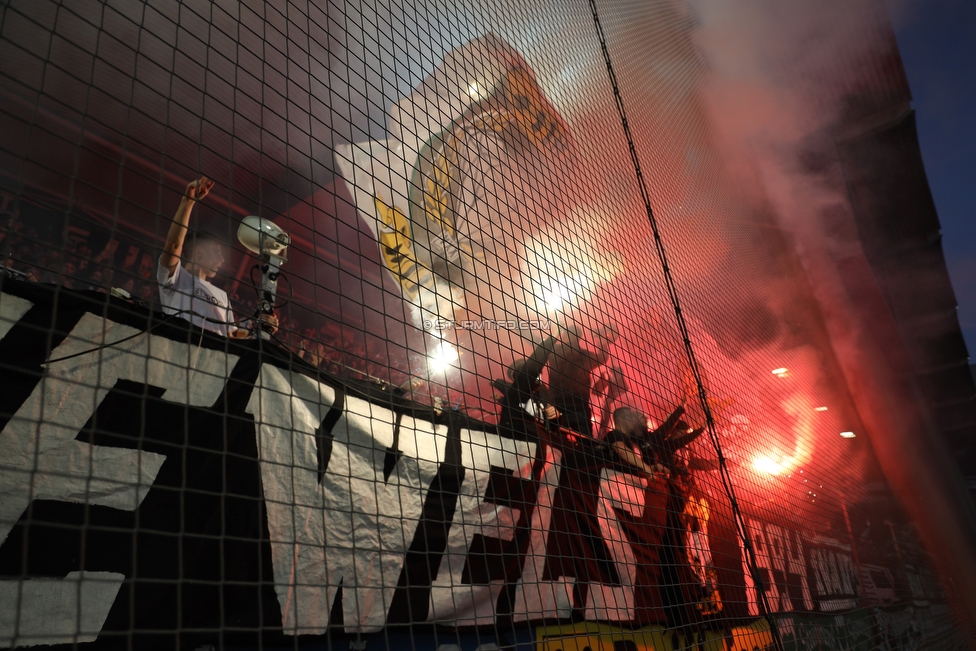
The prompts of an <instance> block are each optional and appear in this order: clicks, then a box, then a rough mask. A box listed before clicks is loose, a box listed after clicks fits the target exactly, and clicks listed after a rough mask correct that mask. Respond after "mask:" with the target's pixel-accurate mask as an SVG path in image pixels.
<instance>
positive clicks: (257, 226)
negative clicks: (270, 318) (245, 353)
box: [237, 215, 291, 339]
mask: <svg viewBox="0 0 976 651" xmlns="http://www.w3.org/2000/svg"><path fill="white" fill-rule="evenodd" d="M237 239H238V240H239V241H240V243H241V244H243V245H244V247H245V248H246V249H247V250H249V251H251V252H252V253H254V254H256V255H257V256H258V259H259V260H261V266H260V268H261V287H260V288H259V289H258V293H259V296H260V300H259V302H258V312H257V315H256V316H258V317H259V318H258V323H259V324H260V333H261V337H262V338H263V339H270V338H271V333H272V332H274V328H273V327H272V326H271V325H270V324H269V323H267V322H266V321H264V320H261V319H260V316H261V315H263V314H267V315H273V314H274V304H275V295H276V293H277V291H278V274H279V273H280V270H281V265H283V264H284V263H285V262H286V261H287V260H288V256H287V252H288V245H289V244H291V237H289V236H288V233H286V232H285V231H283V230H282V229H281V228H280V227H279V226H278V225H277V224H275V223H274V222H272V221H271V220H269V219H264V218H262V217H257V216H255V215H251V216H249V217H245V218H244V221H242V222H241V226H240V228H238V229H237Z"/></svg>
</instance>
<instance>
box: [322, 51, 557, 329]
mask: <svg viewBox="0 0 976 651" xmlns="http://www.w3.org/2000/svg"><path fill="white" fill-rule="evenodd" d="M389 133H390V138H389V139H388V140H383V141H370V142H364V143H359V144H349V145H340V146H337V147H336V150H335V151H336V162H337V164H338V169H339V172H340V174H341V175H342V177H343V179H344V180H345V182H346V184H347V185H348V187H349V189H350V192H351V194H352V196H353V197H355V202H356V207H357V208H358V210H359V212H360V214H361V215H362V216H363V219H364V220H365V222H366V224H367V225H368V226H369V227H370V229H371V230H372V232H373V235H374V236H375V237H376V239H377V241H378V242H379V246H380V250H381V253H382V258H383V261H384V264H385V265H386V268H387V269H388V270H389V272H390V273H391V274H392V275H393V277H394V278H395V279H396V280H397V282H398V283H399V285H400V287H401V290H402V292H403V296H404V298H405V299H406V300H407V301H408V303H409V304H410V305H411V306H412V308H413V309H412V312H413V314H412V316H413V317H414V319H416V320H418V321H419V320H420V319H423V320H429V319H436V318H441V319H448V320H452V319H453V318H454V317H455V315H456V313H457V311H458V310H459V309H460V308H464V307H469V306H466V305H465V293H466V292H467V293H468V294H469V295H472V294H474V295H484V296H483V298H487V295H488V292H487V291H486V290H493V291H491V293H492V294H494V295H499V292H498V289H499V288H498V287H492V285H493V284H495V283H493V282H490V281H489V282H487V283H486V279H489V278H494V279H496V281H497V280H498V279H502V278H508V279H512V278H517V276H518V275H519V273H521V272H520V271H519V267H520V266H522V265H520V262H519V259H518V258H519V255H518V251H519V250H521V239H522V238H523V237H524V234H525V233H527V232H530V231H531V230H532V229H531V228H530V227H529V226H527V224H524V223H522V224H519V223H513V221H519V220H521V221H523V222H526V221H529V220H530V218H529V217H527V216H526V215H525V214H524V212H525V211H523V210H520V209H519V208H517V207H516V206H514V205H512V204H513V203H514V202H512V201H508V200H506V197H505V195H506V191H505V190H504V189H503V188H504V186H506V184H508V185H511V183H510V181H511V179H512V178H513V177H517V176H518V174H517V173H513V171H512V168H513V161H517V160H518V158H519V157H520V156H525V155H531V154H532V153H533V151H535V152H536V153H538V152H539V151H540V150H543V149H551V150H552V151H555V152H563V151H569V150H570V145H571V137H570V133H569V129H568V127H567V125H566V123H565V121H564V120H563V118H562V117H561V116H560V115H559V113H558V112H557V111H556V109H555V108H554V107H553V105H552V104H551V103H550V102H549V100H548V99H546V97H545V96H544V95H543V92H542V89H541V88H540V87H539V84H538V82H537V81H536V78H535V74H534V73H533V71H532V69H531V68H530V67H529V65H528V63H527V62H526V61H525V59H524V58H523V57H522V56H521V55H520V54H519V53H518V52H516V51H515V50H514V49H513V48H512V47H511V46H510V45H508V44H507V43H505V42H504V41H502V40H501V39H499V38H498V37H496V36H493V35H488V36H485V37H482V38H479V39H476V40H473V41H470V42H468V43H466V44H465V45H463V46H461V47H459V48H457V49H455V50H453V51H451V52H449V53H448V54H447V56H445V58H444V60H443V62H442V63H441V65H440V66H439V67H438V68H437V69H436V70H435V71H434V72H433V73H432V74H431V75H430V76H429V77H427V78H426V79H425V80H424V82H423V83H422V84H421V85H420V86H419V87H418V88H417V89H416V90H415V91H414V92H413V93H411V94H410V95H409V96H407V97H405V98H403V99H402V100H401V101H400V102H398V103H397V104H395V105H394V106H393V107H392V108H391V110H390V124H389ZM510 206H511V207H510ZM506 225H507V226H508V227H507V228H506V227H505V226H506ZM513 238H514V239H515V240H518V241H515V242H513V241H511V240H512V239H513ZM513 251H515V253H513ZM509 295H511V294H509ZM488 303H489V304H490V303H491V301H490V299H488ZM506 311H507V312H508V313H512V312H523V310H520V309H518V308H517V307H515V308H512V307H511V306H508V307H506ZM481 314H482V316H487V315H486V314H485V312H484V311H481Z"/></svg>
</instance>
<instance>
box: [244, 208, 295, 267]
mask: <svg viewBox="0 0 976 651" xmlns="http://www.w3.org/2000/svg"><path fill="white" fill-rule="evenodd" d="M237 239H238V240H240V243H241V244H243V245H244V246H245V247H246V248H247V249H248V250H250V251H253V252H254V253H257V254H258V255H275V256H278V257H280V258H284V253H285V249H287V248H288V245H289V244H291V238H290V237H289V236H288V233H286V232H285V231H283V230H281V228H279V227H278V225H277V224H275V223H274V222H273V221H271V220H270V219H264V218H263V217H257V216H255V215H251V216H250V217H245V218H244V221H242V222H241V227H240V228H238V229H237Z"/></svg>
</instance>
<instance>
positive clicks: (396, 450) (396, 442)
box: [383, 412, 403, 484]
mask: <svg viewBox="0 0 976 651" xmlns="http://www.w3.org/2000/svg"><path fill="white" fill-rule="evenodd" d="M402 420H403V412H399V413H397V417H396V423H394V425H393V443H391V444H390V447H388V448H386V455H385V456H384V457H383V481H385V482H386V483H387V484H389V483H390V475H392V474H393V469H394V468H396V465H397V463H398V462H399V461H400V457H402V456H403V452H401V451H400V421H402Z"/></svg>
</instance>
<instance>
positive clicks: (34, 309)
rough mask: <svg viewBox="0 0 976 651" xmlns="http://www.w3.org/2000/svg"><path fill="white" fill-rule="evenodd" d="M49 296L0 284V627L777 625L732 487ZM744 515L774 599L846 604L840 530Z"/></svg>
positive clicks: (267, 348)
mask: <svg viewBox="0 0 976 651" xmlns="http://www.w3.org/2000/svg"><path fill="white" fill-rule="evenodd" d="M56 296H57V302H56V303H55V302H54V301H53V300H52V299H53V298H54V297H55V294H54V293H52V292H51V290H50V289H49V288H45V287H44V286H40V285H27V284H21V283H16V282H11V281H7V282H6V283H5V285H4V288H3V294H2V297H0V324H2V330H0V334H2V339H0V356H2V359H3V362H4V366H5V372H4V373H3V375H2V379H0V388H2V392H0V416H2V421H0V422H2V425H3V431H2V439H0V445H2V451H0V458H2V460H3V461H2V472H0V495H2V496H3V499H2V500H0V527H2V528H0V543H2V545H0V573H2V575H3V576H4V577H6V578H3V579H0V591H2V594H4V595H6V596H8V597H11V598H16V599H17V600H18V603H19V607H18V608H17V610H16V612H17V613H19V615H18V617H19V619H18V620H17V621H13V620H12V619H10V618H0V644H6V645H7V646H10V645H17V644H20V643H23V640H24V639H31V640H34V639H36V640H38V642H36V643H46V644H49V643H68V642H71V641H72V640H75V639H76V638H75V637H74V636H75V635H77V636H78V637H77V640H78V641H91V640H95V639H96V638H98V637H99V636H102V637H101V639H105V636H108V637H109V638H111V634H112V632H124V631H130V630H131V629H132V627H133V620H132V619H131V618H132V617H134V618H135V620H134V624H135V627H136V628H137V629H147V630H155V631H160V630H163V631H165V630H171V631H174V634H176V633H175V632H176V631H178V630H180V629H192V628H213V627H229V628H230V629H231V630H232V631H233V630H237V631H238V632H239V633H240V634H241V635H242V636H244V637H245V638H246V637H247V635H253V634H255V633H256V632H257V631H262V634H263V635H265V636H267V635H269V634H270V635H271V636H272V638H274V637H275V636H278V637H279V638H281V639H291V638H293V637H294V636H297V635H302V636H309V635H311V636H316V635H325V634H329V635H353V636H363V635H369V634H374V633H378V632H381V631H384V630H389V631H395V630H398V627H400V626H404V625H408V626H410V627H411V629H410V630H414V629H415V628H416V627H418V626H420V627H423V626H425V625H428V626H429V625H438V626H446V627H448V628H449V629H451V630H458V631H463V630H468V629H471V628H472V627H477V628H479V629H483V630H493V631H497V630H499V626H502V627H506V626H507V627H518V626H522V625H530V624H534V623H539V622H555V621H560V620H562V621H569V620H571V619H574V618H582V619H584V620H586V621H591V622H603V623H605V624H614V625H616V626H623V627H625V628H628V629H629V628H632V627H638V628H641V627H643V628H647V627H652V628H653V629H654V630H656V631H666V630H670V628H673V627H676V626H677V627H679V628H680V627H687V626H694V627H695V628H696V630H697V629H700V630H716V631H721V630H725V629H727V627H728V626H729V625H730V623H741V625H742V626H745V627H747V628H743V629H742V630H741V631H740V632H741V634H742V635H747V636H758V637H756V639H757V640H759V639H762V640H768V639H769V637H768V636H769V635H770V634H769V632H768V626H767V627H766V628H764V626H766V625H765V624H762V623H761V622H760V623H759V624H756V621H757V620H756V618H755V615H757V614H758V611H757V609H756V605H755V604H756V587H755V585H754V583H753V581H752V580H751V579H748V580H747V573H746V572H744V571H743V567H744V565H743V558H744V557H743V555H742V554H741V553H740V546H739V544H738V542H737V541H736V538H735V535H734V527H733V526H732V516H731V510H730V508H729V506H728V504H727V502H726V501H725V500H724V499H723V498H722V496H721V495H716V494H713V493H710V492H703V491H702V490H700V489H697V488H694V486H692V487H690V488H689V486H687V485H685V486H679V485H677V484H676V483H675V481H676V480H675V479H671V478H668V477H667V476H664V475H659V476H657V477H656V478H655V479H654V480H653V481H647V480H646V479H643V478H640V477H638V476H636V475H634V474H632V473H630V472H628V471H627V466H625V465H624V464H622V463H621V462H620V461H619V459H615V457H614V456H613V455H609V454H608V453H607V448H606V447H605V446H604V444H601V443H600V442H597V441H594V440H589V439H580V440H577V441H575V442H573V441H569V440H563V439H559V438H558V437H555V436H549V435H546V434H544V433H540V435H539V436H538V437H530V440H517V439H516V438H513V437H512V436H511V435H506V432H505V431H504V430H499V428H497V427H496V426H492V425H488V424H485V423H483V422H479V421H475V420H472V419H469V418H467V417H466V416H464V415H463V414H462V413H460V412H457V411H451V410H448V411H445V412H435V411H432V410H430V409H429V408H423V407H421V406H419V405H417V404H415V403H412V402H409V401H406V400H404V399H402V398H399V397H397V396H396V395H394V393H392V392H390V391H389V390H387V389H385V388H384V387H380V386H370V385H366V384H356V383H350V382H344V383H343V382H339V381H337V380H336V379H334V378H330V377H325V376H323V375H320V374H318V373H317V372H316V371H315V370H314V369H312V368H311V367H309V366H307V365H306V364H304V362H302V361H301V360H299V359H297V358H294V357H292V356H291V355H290V354H289V353H287V352H285V351H283V350H282V349H279V348H277V347H275V346H273V345H269V344H268V343H265V342H262V341H255V340H230V339H224V338H221V337H217V336H213V335H211V334H209V333H205V332H203V331H200V330H197V329H195V328H193V327H192V326H190V325H189V324H188V323H186V322H184V321H181V320H180V319H178V318H174V317H164V316H162V315H160V314H158V313H151V312H148V311H146V310H145V309H143V308H140V307H137V306H134V305H132V304H130V303H128V302H125V301H121V300H117V299H112V300H110V301H109V302H108V304H107V306H106V303H105V302H104V300H105V299H104V295H102V294H96V293H94V292H91V293H89V292H67V291H60V292H59V293H57V294H56ZM55 308H56V309H55ZM685 481H687V479H686V480H685ZM749 526H750V527H751V528H753V529H755V533H756V534H758V535H756V542H757V551H758V553H759V557H760V566H761V567H763V568H766V569H767V571H768V575H767V576H768V577H771V580H769V579H767V580H766V584H767V585H768V591H769V592H768V594H770V595H772V597H773V603H774V605H775V606H776V608H777V609H778V610H783V611H804V610H806V611H818V610H819V611H833V610H837V609H838V608H840V607H843V606H847V607H853V606H854V605H857V599H858V592H857V591H858V587H857V586H858V577H857V576H856V573H855V572H854V571H853V570H852V569H851V568H852V564H851V561H850V550H851V548H850V545H846V546H844V544H843V543H840V542H837V541H834V542H831V541H829V540H823V539H821V540H815V539H813V538H812V537H810V536H809V535H807V534H805V533H803V532H798V531H789V530H786V529H782V528H777V527H775V526H773V525H768V524H767V525H765V527H763V525H762V524H761V523H759V522H758V521H756V520H750V521H749ZM780 538H781V539H782V540H780ZM82 541H84V543H83V544H82ZM79 550H81V551H80V555H79ZM136 550H138V553H136ZM842 552H846V553H847V556H844V558H841V556H843V553H842ZM831 582H833V583H831ZM835 583H836V585H834V584H835ZM828 584H829V585H828ZM832 595H836V596H835V597H832ZM69 597H70V598H69ZM828 597H831V598H828ZM841 597H843V598H845V599H847V600H848V601H849V603H850V605H849V606H848V604H847V602H845V603H844V604H839V602H837V601H836V599H838V598H841ZM215 601H219V602H220V603H222V604H223V607H222V608H221V609H219V610H218V609H213V608H210V607H206V606H207V605H208V604H212V603H214V602H215ZM218 618H220V620H219V621H218ZM798 621H800V620H798ZM50 622H57V624H56V625H53V626H48V624H49V623H50ZM178 622H179V623H178ZM757 626H758V628H757ZM655 627H656V628H655ZM42 630H43V631H45V633H44V635H43V636H40V637H37V638H31V635H40V632H41V631H42ZM513 630H514V629H513ZM540 630H542V629H540ZM587 630H588V629H587ZM594 630H595V629H594ZM648 630H650V629H648ZM729 630H731V629H729ZM736 630H738V629H736ZM247 631H250V633H248V632H247ZM763 631H766V632H765V633H764V632H763ZM269 632H270V633H269ZM231 634H232V635H236V634H237V633H231ZM661 634H663V633H661ZM545 635H546V636H550V634H549V633H546V634H545ZM587 635H590V633H587ZM601 635H602V633H601ZM655 635H658V633H655ZM703 635H704V634H703ZM709 635H711V634H709ZM737 635H739V633H736V636H737ZM706 637H707V638H708V639H712V637H714V638H715V640H725V639H727V637H728V636H725V635H723V634H716V635H715V636H712V637H708V636H706ZM733 637H735V636H733ZM702 639H705V638H702ZM730 639H731V638H730ZM736 639H738V638H736ZM750 639H752V638H750ZM722 644H724V642H722ZM764 644H765V642H763V645H764ZM757 645H758V643H757ZM544 646H545V647H546V648H550V647H552V648H555V647H553V644H552V642H551V641H550V642H546V643H545V644H544ZM758 646H760V647H761V646H762V645H758ZM580 648H582V647H580ZM710 648H711V647H710ZM729 648H733V647H729ZM735 648H737V647H735ZM749 648H752V647H751V646H750V647H749Z"/></svg>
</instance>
